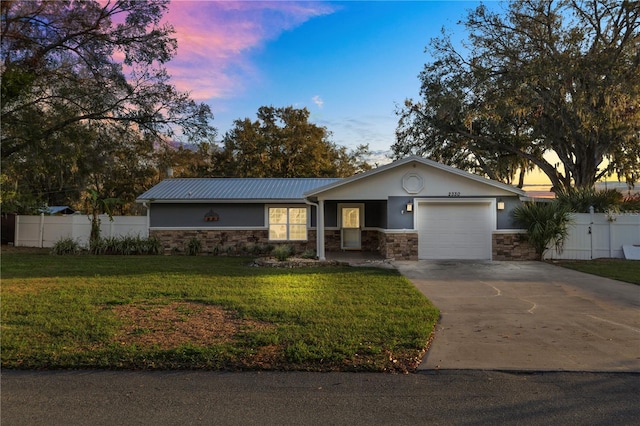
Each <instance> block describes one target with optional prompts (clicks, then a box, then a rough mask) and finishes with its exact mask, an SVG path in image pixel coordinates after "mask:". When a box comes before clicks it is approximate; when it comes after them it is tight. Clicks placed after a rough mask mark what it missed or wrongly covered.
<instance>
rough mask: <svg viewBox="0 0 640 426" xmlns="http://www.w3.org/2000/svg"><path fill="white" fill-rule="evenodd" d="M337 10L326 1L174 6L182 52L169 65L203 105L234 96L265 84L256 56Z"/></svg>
mask: <svg viewBox="0 0 640 426" xmlns="http://www.w3.org/2000/svg"><path fill="white" fill-rule="evenodd" d="M334 10H335V9H334V8H333V6H331V5H329V4H326V3H321V2H315V3H307V2H289V1H286V2H280V1H273V2H253V1H236V2H233V1H177V2H173V3H171V4H170V5H169V10H168V13H167V15H166V16H165V21H166V22H168V23H170V24H171V25H173V27H174V28H175V30H176V32H175V34H174V37H176V38H177V40H178V53H177V55H176V57H175V58H174V59H173V60H172V61H171V62H169V63H168V64H167V69H168V71H169V73H170V74H171V76H172V82H173V83H174V84H175V85H176V87H177V88H178V89H179V90H182V91H189V92H191V95H192V97H193V98H194V99H196V100H199V101H204V100H210V99H214V98H229V97H231V96H234V95H236V94H237V93H238V92H242V91H243V90H245V88H246V83H247V82H248V81H259V79H260V71H259V70H258V69H257V68H256V67H255V66H254V64H253V63H252V61H251V56H250V55H251V53H252V52H253V51H255V50H256V49H259V48H261V47H262V46H264V44H265V43H266V42H268V41H269V40H274V39H276V38H278V37H279V36H280V34H282V33H283V32H284V31H287V30H291V29H293V28H295V27H297V26H299V25H301V24H303V23H304V22H306V21H308V20H309V19H312V18H314V17H317V16H322V15H326V14H330V13H332V12H333V11H334Z"/></svg>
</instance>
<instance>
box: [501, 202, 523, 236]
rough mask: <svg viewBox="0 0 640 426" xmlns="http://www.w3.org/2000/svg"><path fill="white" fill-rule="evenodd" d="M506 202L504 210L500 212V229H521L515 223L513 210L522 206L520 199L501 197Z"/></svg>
mask: <svg viewBox="0 0 640 426" xmlns="http://www.w3.org/2000/svg"><path fill="white" fill-rule="evenodd" d="M500 200H502V201H504V210H498V211H497V213H498V229H520V226H518V225H516V224H515V223H514V222H513V216H512V212H513V209H515V208H516V207H518V206H519V205H521V204H522V201H520V199H519V198H518V197H500Z"/></svg>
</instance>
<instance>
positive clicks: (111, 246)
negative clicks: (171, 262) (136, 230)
mask: <svg viewBox="0 0 640 426" xmlns="http://www.w3.org/2000/svg"><path fill="white" fill-rule="evenodd" d="M161 252H162V243H161V242H160V240H159V239H157V238H155V237H149V238H142V237H140V236H139V235H137V236H132V235H127V236H119V237H107V238H99V239H98V240H96V241H94V242H93V244H92V245H91V253H93V254H114V255H135V254H154V255H155V254H160V253H161Z"/></svg>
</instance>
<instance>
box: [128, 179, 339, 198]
mask: <svg viewBox="0 0 640 426" xmlns="http://www.w3.org/2000/svg"><path fill="white" fill-rule="evenodd" d="M340 180H342V179H339V178H175V179H165V180H163V181H162V182H160V183H159V184H157V185H156V186H154V187H153V188H151V189H149V190H148V191H146V192H145V193H143V194H142V195H140V196H139V197H138V198H137V201H139V202H142V201H174V200H175V201H186V200H193V201H199V200H228V201H247V200H300V201H302V200H304V193H305V192H307V191H310V190H312V189H314V188H318V187H321V186H325V185H329V184H332V183H335V182H337V181H340Z"/></svg>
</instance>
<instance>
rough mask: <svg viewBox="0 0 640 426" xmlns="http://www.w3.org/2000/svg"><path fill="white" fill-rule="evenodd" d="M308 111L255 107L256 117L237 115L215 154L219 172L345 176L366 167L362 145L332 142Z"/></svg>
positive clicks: (289, 176)
mask: <svg viewBox="0 0 640 426" xmlns="http://www.w3.org/2000/svg"><path fill="white" fill-rule="evenodd" d="M309 115H310V114H309V110H307V109H306V108H303V109H297V108H294V107H291V106H289V107H282V108H275V107H273V106H263V107H260V108H259V110H258V113H257V120H255V121H251V119H249V118H245V119H241V120H236V121H235V122H234V126H233V128H232V129H231V130H230V131H229V132H227V133H226V135H225V136H224V138H223V143H224V147H223V149H222V152H220V153H218V154H217V158H218V160H217V162H216V163H217V167H218V172H219V174H222V175H224V176H234V177H282V178H291V177H347V176H351V175H353V174H355V173H357V172H361V171H365V170H369V169H370V168H371V166H370V165H369V164H367V162H366V161H364V157H365V155H366V154H367V153H368V147H367V146H359V147H357V148H356V150H354V151H349V150H347V149H346V148H345V147H342V146H337V145H336V144H334V143H333V142H331V140H330V136H331V134H330V132H329V131H328V130H327V129H326V128H325V127H322V126H318V125H316V124H314V123H311V122H309Z"/></svg>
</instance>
